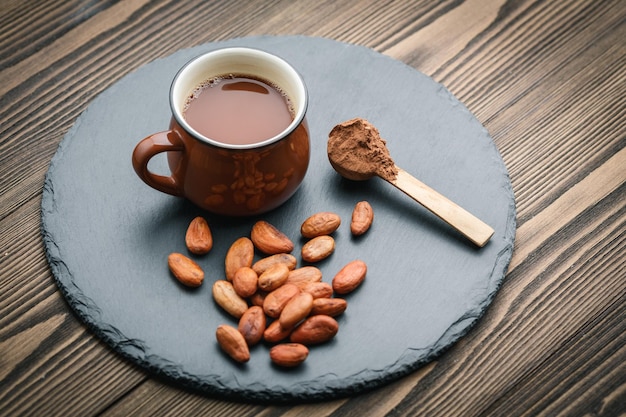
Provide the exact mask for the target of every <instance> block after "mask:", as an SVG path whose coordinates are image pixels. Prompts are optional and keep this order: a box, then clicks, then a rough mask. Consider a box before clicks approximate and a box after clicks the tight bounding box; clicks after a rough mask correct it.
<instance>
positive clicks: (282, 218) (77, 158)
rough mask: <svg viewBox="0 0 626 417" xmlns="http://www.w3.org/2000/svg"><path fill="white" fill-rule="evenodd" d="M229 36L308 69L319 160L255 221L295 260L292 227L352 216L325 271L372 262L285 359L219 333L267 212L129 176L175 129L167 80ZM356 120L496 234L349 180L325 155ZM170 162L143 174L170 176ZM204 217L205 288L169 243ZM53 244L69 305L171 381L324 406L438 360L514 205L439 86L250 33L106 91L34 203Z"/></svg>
mask: <svg viewBox="0 0 626 417" xmlns="http://www.w3.org/2000/svg"><path fill="white" fill-rule="evenodd" d="M225 46H249V47H256V48H259V49H263V50H266V51H269V52H272V53H275V54H277V55H279V56H281V57H283V58H285V59H286V60H287V61H289V62H291V63H292V64H293V65H294V66H295V67H296V68H297V69H298V70H299V71H300V73H301V74H302V76H303V78H304V79H305V82H306V83H307V86H308V90H309V93H310V106H309V110H308V116H307V117H308V121H309V126H310V133H311V138H312V157H311V158H312V159H311V164H310V168H309V171H308V173H307V176H306V178H305V181H304V182H303V184H302V186H301V187H300V189H299V190H298V191H297V193H296V194H295V195H294V197H293V198H292V199H291V200H289V201H288V202H287V203H285V204H284V205H283V206H281V207H279V208H278V209H276V210H274V211H272V212H270V213H267V214H265V215H263V216H261V217H262V218H263V219H265V220H267V221H269V222H270V223H272V224H274V225H275V226H277V227H278V228H279V229H280V230H282V231H284V232H285V233H286V234H288V235H289V236H290V237H291V238H292V240H294V242H295V244H296V249H295V251H294V254H296V255H298V258H299V251H300V248H301V246H302V244H303V243H304V241H303V240H302V239H301V238H300V236H299V230H300V224H301V223H302V221H303V220H304V219H305V218H306V217H308V216H309V215H311V214H313V213H315V212H318V211H334V212H336V213H338V214H339V215H340V216H341V218H342V219H343V224H342V225H341V227H340V228H339V230H338V231H337V232H336V233H335V235H334V236H335V238H336V251H335V253H334V254H333V255H332V256H331V257H330V258H328V259H326V260H325V261H322V262H320V263H319V264H318V266H319V268H320V269H321V270H322V272H323V274H324V281H326V282H330V281H331V280H332V277H333V276H334V274H335V273H336V272H337V271H338V270H339V269H340V268H341V267H342V266H343V265H344V264H346V263H347V262H349V261H351V260H353V259H357V258H358V259H362V260H364V261H365V262H366V263H367V264H368V266H369V269H368V273H367V278H366V280H365V281H364V283H363V284H362V286H361V287H360V288H359V289H358V290H357V291H356V292H354V293H353V294H350V295H348V296H347V297H346V298H347V300H348V310H347V311H346V312H345V313H344V314H343V315H342V316H341V317H340V318H339V319H338V322H339V327H340V330H339V333H338V334H337V336H336V337H335V338H334V339H333V340H332V341H331V342H330V343H327V344H325V345H320V346H316V347H312V348H311V352H310V355H309V357H308V359H307V360H306V362H305V363H304V364H303V365H302V366H300V367H298V368H296V369H290V370H284V369H280V368H277V367H275V366H273V365H272V364H271V363H270V359H269V355H268V351H269V346H267V345H263V344H261V345H258V346H256V347H254V348H253V349H252V351H251V355H252V358H251V360H250V361H249V362H248V363H247V364H244V365H239V364H235V363H234V362H233V361H231V360H230V359H229V358H228V357H226V356H225V355H224V354H223V353H222V352H221V351H220V349H219V347H218V345H217V343H216V341H215V329H216V328H217V326H218V325H219V324H222V323H231V324H233V325H236V321H235V320H234V319H233V318H231V317H230V316H228V315H227V314H225V313H224V312H223V311H222V310H221V309H220V308H219V307H218V306H217V305H216V304H215V303H214V302H213V300H212V296H211V286H212V283H213V282H214V281H215V280H217V279H223V276H224V275H223V265H224V256H225V253H226V251H227V249H228V247H229V246H230V244H231V243H232V242H233V241H234V240H235V239H237V238H238V237H240V236H248V235H249V232H250V228H251V226H252V224H253V223H254V222H255V221H256V220H258V218H243V219H242V218H239V219H237V218H235V219H232V218H223V217H217V216H213V215H209V214H207V213H203V212H202V211H200V210H199V209H197V208H196V207H194V206H193V205H192V204H190V203H189V202H187V201H185V200H183V199H179V198H176V197H171V196H168V195H165V194H161V193H159V192H157V191H155V190H153V189H151V188H149V187H147V186H146V185H145V184H144V183H143V182H141V180H139V178H138V177H137V176H136V175H135V173H134V171H133V168H132V166H131V153H132V150H133V148H134V146H135V144H136V143H137V142H138V141H139V140H140V139H142V138H143V137H145V136H147V135H148V134H150V133H153V132H155V131H158V130H163V129H166V128H167V126H168V123H169V106H168V90H169V86H170V82H171V80H172V79H173V77H174V75H175V73H176V71H177V70H178V69H179V68H180V67H181V66H182V65H183V64H184V63H185V62H187V61H188V60H189V59H191V58H193V57H195V56H196V55H199V54H201V53H204V52H206V51H209V50H212V49H216V48H221V47H225ZM353 117H363V118H365V119H368V120H369V121H370V122H372V123H373V124H374V125H375V126H377V127H378V129H379V130H380V132H381V136H382V137H383V138H385V139H386V140H387V143H388V147H389V150H390V152H391V155H392V157H394V159H395V161H396V163H397V165H398V166H400V167H403V168H404V169H406V170H407V171H409V172H410V173H412V174H413V175H415V176H416V177H417V178H419V179H421V180H422V181H424V182H425V183H426V184H428V185H430V186H431V187H433V188H434V189H436V190H438V191H440V192H441V193H442V194H444V195H446V196H448V197H449V198H450V199H452V200H453V201H455V202H457V203H458V204H460V205H461V206H462V207H464V208H466V209H468V210H469V211H470V212H472V213H473V214H475V215H476V216H478V217H479V218H481V219H483V220H484V221H486V222H487V223H488V224H489V225H491V226H492V227H493V228H494V229H495V234H494V236H493V237H492V239H491V241H490V242H489V243H488V244H487V245H486V246H485V247H484V248H482V249H479V248H476V247H475V246H473V245H472V244H471V243H469V242H468V241H466V240H465V239H464V238H463V237H461V236H460V235H459V234H457V233H456V232H455V231H453V230H451V229H450V228H449V227H448V226H447V225H446V224H445V223H443V222H442V221H441V220H439V219H438V218H436V217H435V216H433V215H432V214H430V213H429V212H428V211H426V210H425V209H423V208H422V207H421V206H419V205H418V204H417V203H415V202H414V201H413V200H411V199H410V198H409V197H407V196H406V195H404V194H403V193H401V192H400V191H398V190H397V189H395V188H394V187H392V186H391V185H389V184H387V183H385V182H384V181H382V180H380V179H378V178H375V179H372V180H369V181H366V182H351V181H348V180H345V179H342V178H341V177H340V176H339V175H338V174H336V173H335V172H334V171H333V170H332V168H331V166H330V164H329V162H328V159H327V156H326V141H327V135H328V132H330V130H331V129H332V127H333V126H334V125H335V124H337V123H340V122H342V121H345V120H348V119H351V118H353ZM166 167H167V165H166V163H165V158H162V159H157V161H156V162H154V163H153V164H152V166H151V169H152V170H154V171H157V172H162V173H167V168H166ZM360 200H368V201H369V202H370V203H371V204H372V206H373V208H374V211H375V220H374V224H373V226H372V228H371V229H370V230H369V231H368V233H367V234H365V235H364V236H361V237H360V238H353V237H352V236H351V234H350V230H349V223H350V217H351V212H352V208H353V206H354V204H355V203H356V202H357V201H360ZM197 215H204V216H205V217H206V218H207V220H208V221H209V224H210V225H211V227H212V230H213V235H214V240H215V245H214V248H213V250H212V252H210V253H209V254H208V255H206V256H203V257H195V259H196V260H197V262H198V263H199V264H200V265H201V266H202V267H203V268H204V270H205V272H206V276H207V278H206V280H205V283H204V285H203V286H202V287H200V288H198V289H193V290H191V289H187V288H184V287H182V286H181V285H180V284H178V282H177V281H176V280H175V279H174V278H173V277H172V276H171V274H170V272H169V270H168V268H167V261H166V258H167V255H168V254H169V253H170V252H174V251H178V252H182V253H186V249H185V246H184V232H185V230H186V227H187V225H188V223H189V221H190V220H191V219H192V218H193V217H195V216H197ZM42 234H43V240H44V243H45V248H46V254H47V257H48V261H49V263H50V266H51V269H52V272H53V274H54V276H55V279H56V281H57V283H58V286H59V288H60V290H61V291H62V293H63V295H64V296H65V298H66V299H67V301H68V303H69V305H70V306H71V307H72V309H73V310H74V311H75V312H76V314H77V315H78V316H79V317H80V318H81V319H82V320H83V321H84V322H85V323H87V324H88V325H89V327H90V328H91V329H92V330H93V331H94V333H95V334H96V335H97V336H98V337H99V338H101V339H102V340H104V341H105V342H106V343H108V344H109V345H110V346H111V347H112V348H113V349H114V350H115V351H116V352H118V353H119V354H121V355H123V356H124V357H126V358H128V359H130V360H131V361H132V362H133V363H135V364H138V365H139V366H141V367H142V368H144V369H146V370H148V371H151V372H154V373H156V374H157V375H160V376H166V377H167V378H168V379H170V380H171V381H173V382H174V383H176V384H177V385H183V386H186V387H190V388H193V389H194V390H199V391H201V392H204V393H208V394H211V395H215V396H218V397H221V398H231V399H244V400H252V401H271V402H286V401H309V400H327V399H331V398H335V397H339V396H346V395H351V394H356V393H359V392H362V391H364V390H366V389H371V388H375V387H378V386H380V385H382V384H385V383H388V382H390V381H392V380H395V379H397V378H399V377H400V376H403V375H405V374H407V373H409V372H411V371H413V370H415V369H416V368H418V367H419V366H421V365H423V364H424V363H426V362H428V361H430V360H432V359H434V358H435V357H436V356H437V355H438V354H440V353H441V352H442V351H443V350H445V349H446V348H447V347H449V346H450V345H451V344H452V343H454V342H455V341H456V340H458V339H459V338H460V337H461V336H463V335H464V334H465V333H466V332H467V331H468V330H469V329H470V328H471V327H472V325H473V324H474V323H475V322H476V321H477V319H478V318H479V317H480V316H481V315H482V314H483V312H484V311H485V309H486V308H487V306H488V305H489V303H490V301H491V300H492V298H493V297H494V295H495V293H496V291H497V289H498V287H499V286H500V284H501V282H502V279H503V277H504V274H505V272H506V270H507V267H508V263H509V261H510V258H511V254H512V251H513V241H514V237H515V203H514V197H513V193H512V189H511V184H510V181H509V177H508V174H507V171H506V168H505V167H504V164H503V162H502V159H501V157H500V155H499V153H498V151H497V149H496V147H495V145H494V143H493V141H492V140H491V138H490V136H489V134H488V132H487V131H486V130H485V129H484V128H483V127H482V125H481V124H480V123H479V122H478V121H477V120H476V118H475V117H474V116H473V115H472V114H471V113H470V112H469V111H468V110H467V108H466V107H465V106H464V105H463V104H461V103H460V102H459V101H458V100H457V99H456V98H454V97H453V96H452V94H450V92H449V91H448V90H446V88H444V87H443V86H442V85H440V84H438V83H436V82H434V81H433V80H432V79H430V78H429V77H427V76H425V75H423V74H421V73H420V72H418V71H415V70H414V69H412V68H410V67H408V66H406V65H405V64H403V63H401V62H398V61H395V60H393V59H391V58H389V57H386V56H383V55H381V54H379V53H376V52H374V51H372V50H370V49H367V48H364V47H360V46H354V45H349V44H344V43H340V42H336V41H332V40H328V39H320V38H309V37H303V36H285V37H282V36H281V37H250V38H241V39H232V40H228V41H224V42H216V43H210V44H206V45H201V46H198V47H194V48H191V49H185V50H181V51H179V52H176V53H175V54H173V55H171V56H169V57H166V58H163V59H159V60H156V61H154V62H152V63H150V64H148V65H146V66H144V67H142V68H140V69H138V70H137V71H135V72H133V73H131V74H128V75H127V76H125V77H124V78H123V79H121V80H120V81H119V82H118V83H116V84H115V85H113V86H111V87H110V88H109V89H107V90H106V91H105V92H103V93H102V94H101V95H99V96H98V97H97V98H96V99H95V100H94V101H93V102H92V103H91V104H90V105H89V107H88V108H87V110H86V111H85V112H84V113H83V114H82V115H81V116H80V117H79V118H78V120H77V121H76V123H75V125H74V126H73V127H72V129H71V130H70V131H69V132H68V133H67V135H66V137H65V138H64V139H63V141H62V142H61V144H60V146H59V149H58V151H57V153H56V155H55V156H54V158H53V159H52V162H51V164H50V169H49V171H48V174H47V177H46V181H45V185H44V191H43V201H42Z"/></svg>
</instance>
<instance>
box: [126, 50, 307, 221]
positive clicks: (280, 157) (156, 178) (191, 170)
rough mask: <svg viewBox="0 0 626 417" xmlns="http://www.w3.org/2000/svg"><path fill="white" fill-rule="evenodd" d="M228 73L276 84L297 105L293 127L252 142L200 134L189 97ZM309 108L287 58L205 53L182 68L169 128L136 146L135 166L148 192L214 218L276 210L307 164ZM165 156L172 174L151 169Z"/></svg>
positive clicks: (250, 52)
mask: <svg viewBox="0 0 626 417" xmlns="http://www.w3.org/2000/svg"><path fill="white" fill-rule="evenodd" d="M225 74H237V75H240V76H249V77H253V78H258V79H262V80H265V81H267V82H270V83H272V84H273V85H275V86H277V87H279V88H280V89H281V90H282V91H283V92H284V93H285V94H286V95H287V97H288V98H289V100H290V102H291V105H292V107H293V112H294V118H293V121H292V122H291V124H289V126H288V127H287V128H286V129H285V130H284V131H282V132H281V133H280V134H278V135H276V136H274V137H271V138H267V139H265V140H263V141H261V142H257V143H254V144H248V145H236V144H228V143H222V142H219V141H217V140H215V139H212V138H209V137H206V136H203V135H202V134H200V133H199V132H198V131H196V130H195V129H194V128H193V127H192V126H190V125H189V123H188V122H187V121H186V120H185V119H184V117H183V109H184V106H185V103H186V101H187V98H188V97H189V96H190V94H191V93H192V91H193V90H194V89H195V88H196V87H197V86H199V85H200V84H202V83H203V82H205V81H206V80H209V79H211V78H214V77H218V76H223V75H225ZM307 104H308V95H307V90H306V86H305V84H304V81H303V80H302V78H301V77H300V75H299V74H298V73H297V71H296V70H295V69H294V68H293V67H292V66H291V65H290V64H288V63H287V62H286V61H284V60H283V59H281V58H279V57H277V56H275V55H272V54H270V53H267V52H264V51H260V50H257V49H251V48H243V47H235V48H224V49H218V50H215V51H212V52H208V53H206V54H203V55H201V56H199V57H197V58H195V59H193V60H191V61H190V62H188V63H187V64H185V65H184V66H183V67H182V68H181V70H180V71H179V72H178V74H177V75H176V76H175V77H174V81H173V82H172V85H171V88H170V108H171V112H172V117H171V121H170V126H169V130H166V131H163V132H158V133H155V134H152V135H150V136H148V137H146V138H144V139H143V140H141V141H140V142H139V143H138V144H137V146H136V147H135V149H134V151H133V155H132V163H133V167H134V169H135V172H136V173H137V175H138V176H139V178H141V179H142V180H143V181H144V182H145V183H146V184H148V185H149V186H150V187H152V188H154V189H156V190H158V191H161V192H164V193H167V194H171V195H174V196H179V197H185V198H187V199H188V200H190V201H191V202H192V203H194V204H195V205H197V206H199V207H201V208H203V209H205V210H207V211H210V212H213V213H217V214H223V215H228V216H248V215H254V214H260V213H263V212H266V211H269V210H272V209H274V208H276V207H278V206H280V205H281V204H283V203H284V202H285V201H287V200H288V199H289V198H290V197H291V196H292V195H293V194H294V193H295V192H296V190H297V189H298V187H299V186H300V184H301V183H302V180H303V179H304V176H305V174H306V171H307V168H308V165H309V159H310V139H309V131H308V125H307V122H306V118H305V114H306V110H307ZM241 123H245V120H242V121H241ZM162 152H167V160H168V164H169V168H170V172H171V175H169V176H167V175H159V174H155V173H153V172H151V171H150V170H149V169H148V163H149V161H150V159H151V158H152V157H154V156H155V155H157V154H159V153H162Z"/></svg>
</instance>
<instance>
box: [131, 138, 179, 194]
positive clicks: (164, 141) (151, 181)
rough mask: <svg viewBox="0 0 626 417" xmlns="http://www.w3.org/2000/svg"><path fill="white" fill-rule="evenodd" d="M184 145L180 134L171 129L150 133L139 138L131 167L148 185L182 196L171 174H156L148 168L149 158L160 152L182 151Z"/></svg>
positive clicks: (177, 183)
mask: <svg viewBox="0 0 626 417" xmlns="http://www.w3.org/2000/svg"><path fill="white" fill-rule="evenodd" d="M184 150H185V145H183V141H182V139H181V137H180V135H179V134H178V133H177V132H175V131H173V130H166V131H163V132H158V133H155V134H153V135H150V136H148V137H146V138H144V139H142V140H141V142H139V143H138V144H137V146H136V147H135V150H134V151H133V168H135V172H136V173H137V175H138V176H139V178H141V179H142V180H143V182H145V183H146V184H148V185H149V186H150V187H152V188H154V189H156V190H159V191H161V192H164V193H166V194H171V195H174V196H177V197H183V189H182V187H181V186H180V184H179V182H178V181H177V180H176V179H175V178H174V177H173V176H166V175H158V174H154V173H152V172H150V171H149V170H148V162H149V161H150V159H151V158H152V157H153V156H155V155H157V154H159V153H162V152H173V151H178V152H181V151H184Z"/></svg>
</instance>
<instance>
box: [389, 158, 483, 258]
mask: <svg viewBox="0 0 626 417" xmlns="http://www.w3.org/2000/svg"><path fill="white" fill-rule="evenodd" d="M396 168H397V169H398V175H397V176H396V179H395V180H391V181H389V182H390V183H391V184H392V185H394V186H395V187H396V188H398V189H399V190H400V191H402V192H404V193H405V194H406V195H408V196H409V197H411V198H412V199H414V200H415V201H417V202H418V203H420V204H421V205H423V206H424V207H426V208H427V209H428V210H430V211H431V212H432V213H433V214H435V215H436V216H438V217H439V218H440V219H441V220H443V221H445V222H446V223H448V224H449V225H450V226H452V227H453V228H455V229H456V230H458V231H459V232H460V233H461V234H462V235H464V236H465V237H467V238H468V239H469V240H470V241H472V242H473V243H474V244H476V245H478V246H479V247H483V246H485V244H486V243H487V242H488V241H489V239H490V238H491V236H492V235H493V232H494V230H493V228H491V227H490V226H489V225H488V224H486V223H484V222H483V221H482V220H480V219H479V218H477V217H476V216H474V215H473V214H471V213H470V212H468V211H467V210H465V209H464V208H462V207H461V206H459V205H457V204H456V203H454V202H452V201H450V200H449V199H447V198H446V197H444V196H443V195H441V194H439V193H438V192H437V191H435V190H433V189H432V188H430V187H429V186H427V185H426V184H424V183H423V182H421V181H419V180H418V179H417V178H415V177H413V176H412V175H411V174H409V173H408V172H406V171H405V170H403V169H402V168H400V167H398V166H396Z"/></svg>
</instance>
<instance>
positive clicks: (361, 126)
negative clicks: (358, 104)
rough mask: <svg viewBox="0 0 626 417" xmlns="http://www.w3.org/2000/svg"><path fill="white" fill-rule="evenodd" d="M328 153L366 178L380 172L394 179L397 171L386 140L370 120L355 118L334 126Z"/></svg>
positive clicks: (340, 163) (343, 165) (330, 157)
mask: <svg viewBox="0 0 626 417" xmlns="http://www.w3.org/2000/svg"><path fill="white" fill-rule="evenodd" d="M328 157H329V159H330V160H331V161H335V164H337V165H340V166H342V167H344V168H346V169H347V170H349V171H351V172H354V173H358V174H359V175H362V176H363V179H365V178H367V177H368V176H373V175H378V176H380V177H382V178H383V179H385V180H387V181H394V180H395V179H396V175H397V174H398V169H397V168H396V164H395V163H394V162H393V159H391V155H390V154H389V150H388V149H387V142H385V140H383V139H382V138H381V137H380V134H379V132H378V129H376V127H375V126H374V125H372V124H371V123H369V122H368V121H367V120H365V119H362V118H359V117H357V118H354V119H351V120H348V121H345V122H343V123H340V124H338V125H337V126H335V127H334V128H333V129H332V130H331V132H330V134H329V141H328Z"/></svg>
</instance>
